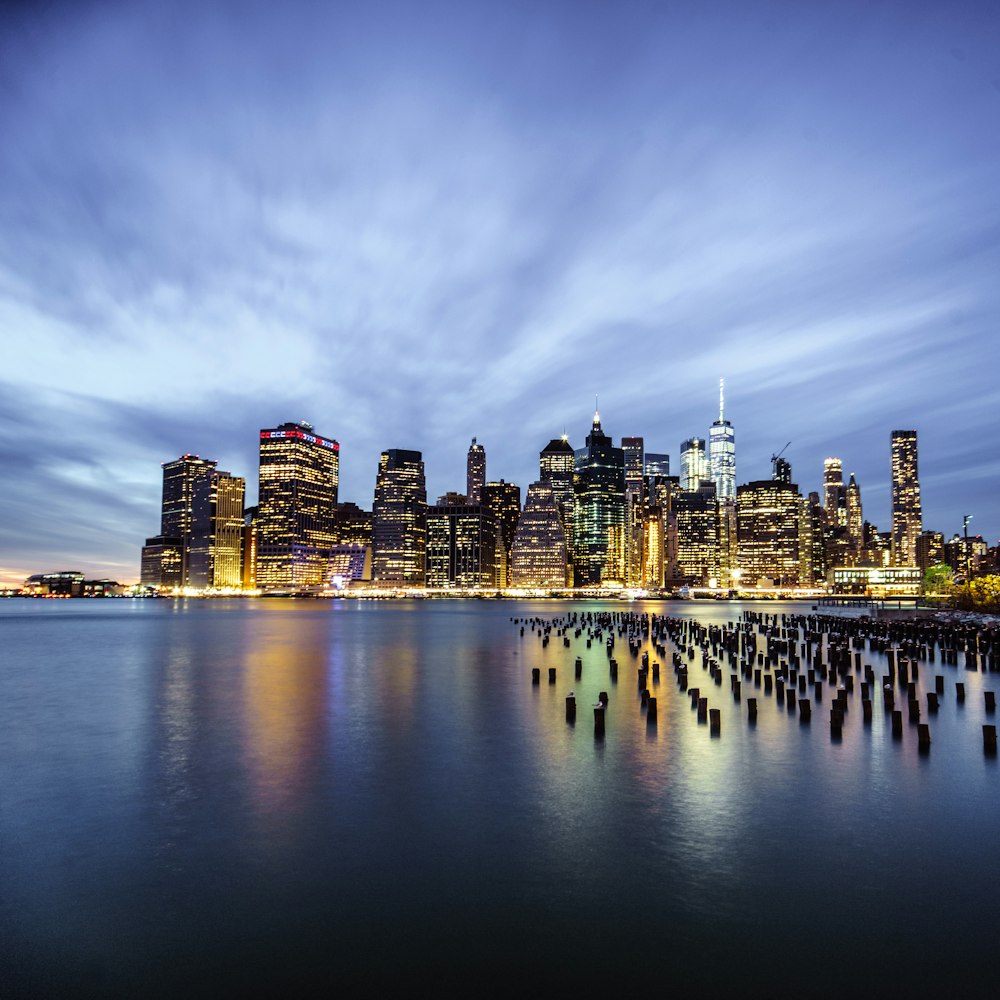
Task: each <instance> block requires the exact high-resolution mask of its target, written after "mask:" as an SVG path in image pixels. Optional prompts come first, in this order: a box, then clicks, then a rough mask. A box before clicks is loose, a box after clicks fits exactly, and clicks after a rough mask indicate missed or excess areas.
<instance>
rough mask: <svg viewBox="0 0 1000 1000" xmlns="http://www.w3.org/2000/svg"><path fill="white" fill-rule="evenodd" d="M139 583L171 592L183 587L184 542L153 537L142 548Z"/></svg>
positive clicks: (159, 536) (178, 539) (176, 539)
mask: <svg viewBox="0 0 1000 1000" xmlns="http://www.w3.org/2000/svg"><path fill="white" fill-rule="evenodd" d="M139 582H140V583H141V584H142V585H143V586H144V587H156V588H158V589H165V590H173V589H175V588H177V587H182V586H184V542H183V540H182V539H180V538H171V537H168V536H166V535H154V536H153V537H152V538H147V539H146V544H145V545H143V547H142V562H141V566H140V570H139Z"/></svg>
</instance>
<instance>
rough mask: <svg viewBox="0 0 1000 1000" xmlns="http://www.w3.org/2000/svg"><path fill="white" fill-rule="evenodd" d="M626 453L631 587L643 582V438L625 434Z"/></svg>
mask: <svg viewBox="0 0 1000 1000" xmlns="http://www.w3.org/2000/svg"><path fill="white" fill-rule="evenodd" d="M622 452H623V453H624V455H625V520H626V528H625V579H624V582H625V583H626V584H627V585H628V586H630V587H639V586H641V585H642V566H643V548H644V546H643V534H644V531H645V525H646V522H645V476H644V469H645V464H646V461H645V448H644V445H643V440H642V438H641V437H623V438H622Z"/></svg>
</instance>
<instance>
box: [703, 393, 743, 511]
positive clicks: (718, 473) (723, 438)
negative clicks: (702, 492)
mask: <svg viewBox="0 0 1000 1000" xmlns="http://www.w3.org/2000/svg"><path fill="white" fill-rule="evenodd" d="M725 406H726V401H725V382H724V380H723V379H721V378H720V379H719V419H718V420H716V421H714V423H713V424H712V426H711V427H710V428H709V430H708V468H709V475H710V476H711V477H712V481H713V482H714V483H715V495H716V497H717V498H718V499H719V500H720V501H723V500H735V499H736V434H735V432H734V431H733V425H732V424H731V423H730V422H729V421H728V420H726V416H725Z"/></svg>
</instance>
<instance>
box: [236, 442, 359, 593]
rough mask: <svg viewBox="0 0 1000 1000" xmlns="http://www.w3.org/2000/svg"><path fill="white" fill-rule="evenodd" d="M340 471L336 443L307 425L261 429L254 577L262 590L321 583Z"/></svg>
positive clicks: (292, 588)
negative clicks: (255, 575) (255, 569)
mask: <svg viewBox="0 0 1000 1000" xmlns="http://www.w3.org/2000/svg"><path fill="white" fill-rule="evenodd" d="M339 473H340V445H339V444H338V443H337V442H336V441H334V440H333V439H332V438H326V437H323V436H321V435H319V434H316V433H315V431H314V430H313V427H312V425H311V424H307V423H286V424H281V425H280V426H279V427H274V428H265V429H264V430H262V431H261V432H260V466H259V503H258V510H257V521H256V527H257V581H256V582H257V586H258V587H259V588H260V589H261V590H262V591H264V592H265V593H267V592H275V591H296V590H302V589H308V588H315V587H321V586H323V584H324V581H325V578H326V570H327V565H326V564H327V561H328V559H329V554H330V546H331V545H333V543H334V540H335V539H334V512H335V510H336V506H337V487H338V482H339Z"/></svg>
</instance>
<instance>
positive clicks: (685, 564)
mask: <svg viewBox="0 0 1000 1000" xmlns="http://www.w3.org/2000/svg"><path fill="white" fill-rule="evenodd" d="M670 522H671V530H672V532H673V534H674V537H675V543H674V546H672V548H673V553H674V563H673V566H672V567H671V569H670V577H671V579H672V580H674V581H675V582H678V581H682V582H684V583H691V584H696V585H698V586H701V587H707V586H709V584H710V583H711V582H712V581H713V580H716V581H717V580H718V575H719V529H718V504H717V501H716V496H715V483H713V482H711V481H710V480H703V481H702V485H701V487H700V488H699V489H697V490H681V491H680V492H678V493H676V494H675V495H674V496H673V497H672V498H671V507H670Z"/></svg>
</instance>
